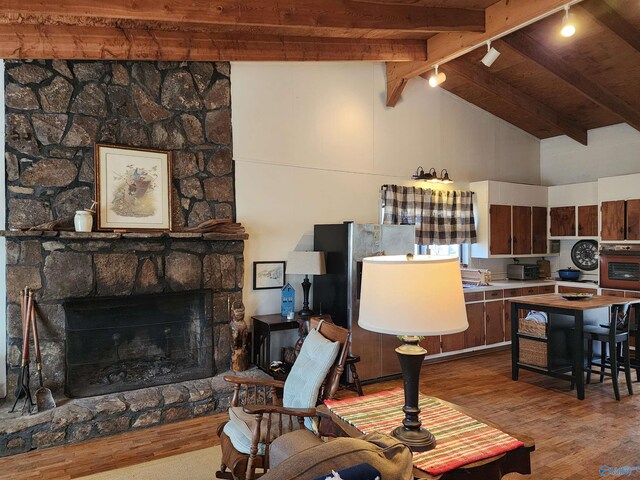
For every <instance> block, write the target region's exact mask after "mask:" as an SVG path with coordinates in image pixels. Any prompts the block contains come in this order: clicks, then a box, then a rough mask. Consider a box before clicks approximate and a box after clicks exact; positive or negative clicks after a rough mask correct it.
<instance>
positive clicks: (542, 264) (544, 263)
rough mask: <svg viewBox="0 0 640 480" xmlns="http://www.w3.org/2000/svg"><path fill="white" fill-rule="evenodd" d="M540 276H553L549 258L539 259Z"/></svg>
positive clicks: (545, 277)
mask: <svg viewBox="0 0 640 480" xmlns="http://www.w3.org/2000/svg"><path fill="white" fill-rule="evenodd" d="M536 264H537V265H538V278H544V279H547V278H551V262H550V261H549V260H545V259H542V260H538V261H537V262H536Z"/></svg>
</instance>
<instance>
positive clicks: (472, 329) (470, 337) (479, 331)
mask: <svg viewBox="0 0 640 480" xmlns="http://www.w3.org/2000/svg"><path fill="white" fill-rule="evenodd" d="M500 303H502V302H500ZM467 320H468V321H469V328H467V329H466V330H465V331H464V348H472V347H479V346H481V345H485V335H484V303H468V304H467Z"/></svg>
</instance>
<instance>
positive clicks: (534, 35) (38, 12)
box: [0, 0, 640, 144]
mask: <svg viewBox="0 0 640 480" xmlns="http://www.w3.org/2000/svg"><path fill="white" fill-rule="evenodd" d="M567 3H570V4H575V5H573V6H572V8H571V13H572V14H573V15H574V17H575V20H576V23H577V33H576V35H575V36H573V37H570V38H563V37H560V36H559V34H558V31H559V26H560V23H561V19H562V11H561V9H562V7H563V6H564V5H565V4H567ZM2 4H3V6H2V8H0V58H6V59H11V58H22V59H29V58H32V59H49V58H64V59H121V60H125V59H131V60H134V59H135V60H191V61H198V60H199V61H204V60H207V61H218V60H225V61H242V60H244V61H261V60H262V61H274V60H280V61H288V60H290V61H298V60H346V61H386V62H387V103H388V105H390V106H394V105H395V104H396V103H397V102H398V101H401V94H402V90H403V89H404V86H405V85H406V83H407V82H408V81H424V80H421V79H419V78H418V79H417V80H412V79H415V78H416V77H418V76H420V75H422V76H424V77H425V78H426V77H427V76H428V75H429V74H430V73H431V71H432V69H433V66H434V65H435V64H440V68H441V70H442V71H444V72H445V73H446V74H447V81H446V82H445V83H443V84H442V85H441V87H442V88H444V89H446V90H448V91H449V92H451V93H453V94H455V95H458V96H459V97H461V98H463V99H465V100H467V101H469V102H471V103H473V104H475V105H477V106H479V107H481V108H483V109H484V110H487V111H489V112H491V113H493V114H494V115H496V116H498V117H500V118H503V119H504V120H506V121H508V122H510V123H512V124H514V125H516V126H517V127H519V128H521V129H523V130H525V131H527V132H529V133H531V134H532V135H534V136H536V137H538V138H541V139H542V138H549V137H553V136H557V135H563V134H564V135H568V136H569V137H571V138H573V139H574V140H576V141H577V142H580V143H583V144H586V142H587V131H588V130H589V129H592V128H596V127H602V126H606V125H611V124H615V123H621V122H626V123H628V124H629V125H631V126H632V127H633V128H636V129H638V130H640V95H638V93H637V91H638V88H637V85H639V84H640V2H638V1H637V0H584V1H582V2H580V1H579V0H216V1H213V2H209V1H203V0H194V1H189V2H187V1H180V0H118V1H116V2H96V1H93V0H57V1H56V2H49V1H44V0H3V2H2ZM523 25H528V26H524V27H523ZM497 37H501V38H500V39H499V40H496V41H494V43H493V45H494V46H495V47H496V48H497V49H498V50H499V51H500V52H501V55H500V57H499V58H498V60H497V61H496V62H495V63H494V64H493V66H492V67H490V68H487V67H485V66H484V65H482V64H481V63H480V59H481V58H482V57H483V55H484V53H485V52H486V49H485V47H484V45H482V44H483V42H485V41H486V40H488V39H495V38H497ZM478 45H481V46H480V47H479V48H475V49H473V48H474V47H477V46H478Z"/></svg>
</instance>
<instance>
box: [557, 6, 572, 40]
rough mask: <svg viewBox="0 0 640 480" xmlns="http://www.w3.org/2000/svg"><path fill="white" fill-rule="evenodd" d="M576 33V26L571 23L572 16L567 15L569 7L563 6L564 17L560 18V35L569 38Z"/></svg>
mask: <svg viewBox="0 0 640 480" xmlns="http://www.w3.org/2000/svg"><path fill="white" fill-rule="evenodd" d="M574 33H576V26H575V25H574V23H573V19H572V15H571V14H570V13H569V5H565V6H564V17H562V30H560V35H562V36H563V37H571V36H573V34H574Z"/></svg>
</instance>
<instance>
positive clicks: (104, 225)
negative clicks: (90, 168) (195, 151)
mask: <svg viewBox="0 0 640 480" xmlns="http://www.w3.org/2000/svg"><path fill="white" fill-rule="evenodd" d="M95 164H96V165H95V170H96V197H97V198H96V200H97V201H98V230H120V229H122V230H127V231H144V230H154V231H169V230H171V171H172V169H171V152H168V151H164V150H149V149H142V148H131V147H123V146H116V145H96V148H95Z"/></svg>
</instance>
